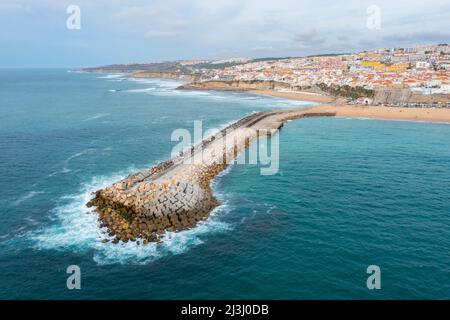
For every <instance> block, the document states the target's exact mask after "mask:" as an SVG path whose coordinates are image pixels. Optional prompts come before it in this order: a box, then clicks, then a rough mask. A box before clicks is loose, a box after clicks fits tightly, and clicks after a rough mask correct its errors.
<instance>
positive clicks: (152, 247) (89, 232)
mask: <svg viewBox="0 0 450 320" xmlns="http://www.w3.org/2000/svg"><path fill="white" fill-rule="evenodd" d="M135 171H137V170H136V169H135V168H132V169H129V170H127V171H126V172H122V173H118V174H114V175H111V176H108V177H104V176H103V177H94V178H93V179H92V180H91V181H90V182H88V183H85V184H84V185H82V187H81V188H80V190H79V192H77V193H76V194H73V195H69V196H64V197H62V198H61V199H59V205H58V206H57V207H56V208H55V209H54V210H53V212H52V213H53V217H52V220H53V221H52V224H51V225H50V226H47V227H45V228H44V229H41V230H39V231H37V232H34V233H32V234H30V235H29V236H28V238H29V239H30V240H32V242H33V246H34V247H35V248H37V249H38V250H58V251H66V250H69V251H73V252H90V251H93V260H94V261H95V262H96V263H97V264H99V265H108V264H147V263H150V262H152V261H155V260H157V259H160V258H162V257H165V256H168V255H177V254H182V253H184V252H186V251H188V250H189V249H190V248H192V247H195V246H198V245H200V244H202V243H203V242H204V240H203V239H202V238H203V237H204V236H206V235H208V234H212V233H218V232H225V231H227V230H230V229H231V226H230V225H229V224H228V223H225V222H223V221H220V220H219V217H218V216H219V215H218V213H219V212H223V211H226V210H228V207H227V205H226V204H223V205H221V206H219V207H218V208H216V209H215V210H214V211H213V212H212V214H211V215H210V217H209V218H208V219H207V220H206V221H202V222H200V223H199V224H198V225H197V226H196V227H195V228H192V229H190V230H185V231H181V232H166V233H165V234H164V235H163V237H162V239H161V240H162V242H161V243H159V244H156V243H151V244H147V245H142V244H140V245H139V244H137V242H128V243H122V242H120V243H118V244H113V243H111V242H107V243H103V242H102V239H105V238H106V239H109V240H112V238H111V237H108V235H107V230H106V228H103V229H101V228H100V226H99V223H98V220H97V215H96V214H95V212H94V211H93V210H92V209H89V208H87V207H86V203H87V202H88V201H89V200H90V199H91V198H92V193H93V192H94V191H96V190H98V189H101V188H104V187H106V186H108V185H110V184H112V183H114V182H116V181H117V180H120V179H122V178H124V177H126V176H127V175H128V174H130V173H132V172H135Z"/></svg>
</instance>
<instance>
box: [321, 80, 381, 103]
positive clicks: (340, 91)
mask: <svg viewBox="0 0 450 320" xmlns="http://www.w3.org/2000/svg"><path fill="white" fill-rule="evenodd" d="M318 87H319V88H320V89H321V90H322V91H324V92H326V93H329V94H331V95H333V96H337V97H345V98H351V99H353V100H356V99H358V98H363V97H367V98H373V97H374V96H375V91H374V90H371V89H366V88H363V87H359V86H357V87H351V86H349V85H345V86H338V85H331V86H329V85H327V84H325V83H320V84H318Z"/></svg>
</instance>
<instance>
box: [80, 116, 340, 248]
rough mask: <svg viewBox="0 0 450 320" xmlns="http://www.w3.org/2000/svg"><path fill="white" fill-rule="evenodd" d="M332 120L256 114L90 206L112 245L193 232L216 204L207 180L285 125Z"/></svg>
mask: <svg viewBox="0 0 450 320" xmlns="http://www.w3.org/2000/svg"><path fill="white" fill-rule="evenodd" d="M320 116H335V113H334V112H317V111H315V110H314V108H311V109H305V108H302V109H288V110H274V111H267V112H259V113H255V114H252V115H249V116H247V117H244V118H242V119H241V120H239V121H237V122H235V123H233V124H232V125H230V126H228V127H227V128H225V129H223V130H221V131H220V132H218V133H217V134H215V135H213V136H211V137H208V138H207V139H206V140H203V141H202V142H201V143H199V144H197V145H196V146H194V147H193V148H191V149H190V150H188V151H186V152H184V153H182V154H180V155H179V156H177V157H174V158H172V159H170V160H168V161H165V162H163V163H161V164H159V165H157V166H155V167H153V168H150V169H148V170H144V171H141V172H138V173H136V174H134V175H131V176H129V177H127V178H126V179H123V180H121V181H119V182H117V183H114V184H113V185H111V186H109V187H107V188H105V189H101V190H98V191H97V192H96V193H95V197H94V199H93V200H91V201H90V202H89V203H88V206H89V207H90V206H95V207H96V211H97V213H98V215H99V221H100V223H101V226H102V227H107V229H108V231H109V235H110V236H111V237H113V239H114V240H113V242H119V241H124V242H127V241H136V240H139V241H142V242H143V243H148V242H154V241H158V240H159V237H160V236H161V235H162V234H163V233H164V232H165V231H166V230H168V231H180V230H183V229H186V228H191V227H194V226H195V225H196V224H197V223H198V222H199V221H201V220H204V219H206V218H207V217H208V215H209V213H210V212H211V211H212V210H213V209H214V208H215V207H216V206H217V205H218V202H217V200H216V199H215V198H214V195H213V194H212V192H211V189H210V182H211V180H212V179H213V178H214V177H215V176H216V175H217V174H219V173H220V172H221V171H222V170H224V169H225V168H226V166H227V164H229V163H230V162H231V161H232V160H233V159H235V158H236V157H237V155H238V154H239V153H240V152H241V151H243V150H244V149H245V148H247V147H248V146H249V145H250V144H251V143H252V142H253V141H254V140H255V139H257V137H258V136H259V135H266V134H270V133H272V132H273V130H278V129H279V128H281V127H282V126H283V123H284V122H286V121H288V120H293V119H298V118H304V117H320Z"/></svg>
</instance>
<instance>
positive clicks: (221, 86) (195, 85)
mask: <svg viewBox="0 0 450 320" xmlns="http://www.w3.org/2000/svg"><path fill="white" fill-rule="evenodd" d="M178 89H195V90H220V91H227V90H230V91H251V90H279V89H284V90H292V91H299V90H298V88H297V87H295V86H291V85H289V84H287V83H284V82H277V81H259V80H252V81H246V80H228V81H221V80H210V81H203V82H191V83H187V84H185V85H182V86H180V87H179V88H178Z"/></svg>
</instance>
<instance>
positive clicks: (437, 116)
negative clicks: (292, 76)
mask: <svg viewBox="0 0 450 320" xmlns="http://www.w3.org/2000/svg"><path fill="white" fill-rule="evenodd" d="M314 109H315V110H316V111H317V112H334V113H336V117H341V118H370V119H378V120H402V121H422V122H441V123H449V124H450V109H431V108H402V107H377V106H349V105H342V106H340V105H322V106H316V107H314Z"/></svg>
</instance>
